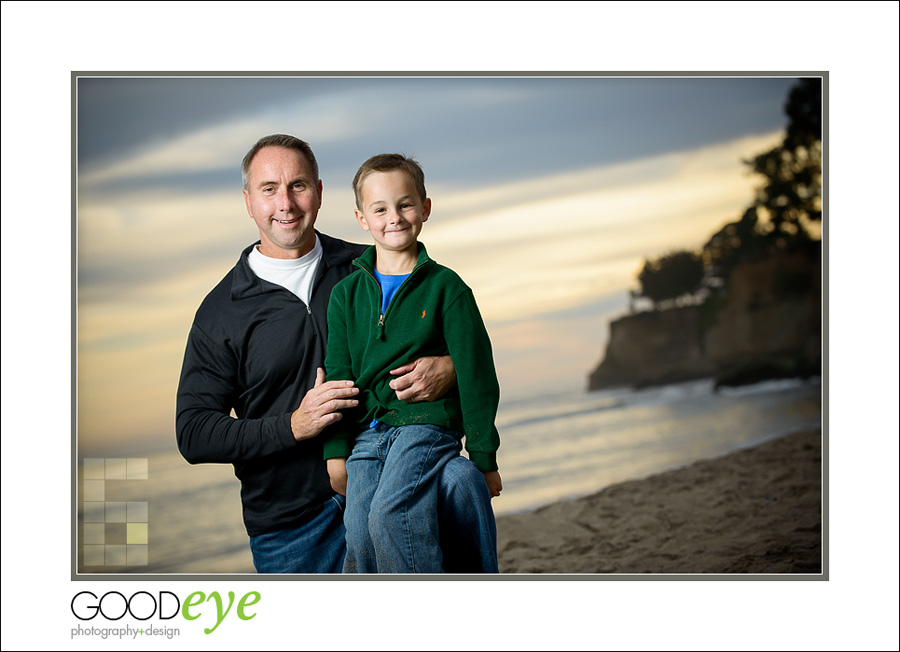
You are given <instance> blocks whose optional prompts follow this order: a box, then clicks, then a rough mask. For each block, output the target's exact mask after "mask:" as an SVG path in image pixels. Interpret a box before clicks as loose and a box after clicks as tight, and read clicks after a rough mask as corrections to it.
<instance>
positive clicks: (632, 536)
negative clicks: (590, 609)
mask: <svg viewBox="0 0 900 652" xmlns="http://www.w3.org/2000/svg"><path fill="white" fill-rule="evenodd" d="M821 437H822V435H821V429H819V428H816V429H813V430H804V431H800V432H795V433H791V434H788V435H785V436H783V437H779V438H778V439H774V440H770V441H767V442H764V443H762V444H759V445H757V446H755V447H752V448H745V449H741V450H737V451H734V452H732V453H729V454H727V455H724V456H722V457H717V458H713V459H708V460H701V461H698V462H694V463H692V464H690V465H688V466H685V467H682V468H679V469H674V470H672V471H667V472H663V473H660V474H657V475H653V476H649V477H647V478H642V479H639V480H631V481H627V482H623V483H619V484H615V485H612V486H610V487H607V488H605V489H603V490H601V491H600V492H598V493H595V494H592V495H590V496H585V497H582V498H577V499H574V500H567V501H561V502H557V503H553V504H551V505H547V506H544V507H541V508H539V509H537V510H535V511H533V512H531V513H527V514H508V515H502V516H498V517H497V543H498V551H499V556H500V572H501V573H509V574H514V573H529V574H530V573H564V574H572V573H577V574H745V575H746V574H770V573H776V574H804V575H811V576H814V577H815V576H821V574H822V483H821V479H822V471H823V467H822V455H821Z"/></svg>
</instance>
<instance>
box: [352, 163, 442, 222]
mask: <svg viewBox="0 0 900 652" xmlns="http://www.w3.org/2000/svg"><path fill="white" fill-rule="evenodd" d="M393 170H400V171H402V172H406V173H407V174H408V175H409V176H410V177H411V178H412V180H413V183H415V186H416V192H418V193H419V196H420V197H421V199H422V201H423V202H424V201H425V200H426V199H427V198H428V196H427V194H426V193H425V172H424V171H423V170H422V166H420V165H419V163H418V162H417V161H416V160H414V159H412V158H410V157H408V156H404V155H403V154H377V155H376V156H373V157H372V158H370V159H369V160H368V161H366V162H365V163H363V164H362V165H361V166H360V168H359V170H357V171H356V176H355V177H353V194H354V196H355V197H356V207H357V208H358V209H359V210H362V184H363V181H365V180H366V178H367V177H368V176H369V175H370V174H372V173H373V172H392V171H393Z"/></svg>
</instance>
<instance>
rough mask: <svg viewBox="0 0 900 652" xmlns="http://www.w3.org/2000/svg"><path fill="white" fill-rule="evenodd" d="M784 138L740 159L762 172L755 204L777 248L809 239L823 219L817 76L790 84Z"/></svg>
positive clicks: (819, 91) (819, 86)
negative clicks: (774, 145) (748, 157)
mask: <svg viewBox="0 0 900 652" xmlns="http://www.w3.org/2000/svg"><path fill="white" fill-rule="evenodd" d="M785 113H786V114H787V116H788V126H787V133H786V135H785V138H784V141H783V142H782V143H781V144H780V145H779V146H778V147H775V148H774V149H772V150H769V151H768V152H764V153H762V154H760V155H758V156H756V157H755V158H753V159H752V160H750V161H745V163H746V164H747V165H749V166H750V167H751V168H752V169H753V171H754V172H756V173H758V174H760V175H762V176H763V177H764V179H765V180H764V183H763V185H762V186H761V187H760V188H759V189H758V190H757V196H756V202H755V204H754V206H755V207H757V208H759V209H761V212H762V213H763V214H764V216H765V217H766V218H767V219H766V221H765V222H764V223H763V226H764V229H765V234H766V235H767V236H768V237H769V239H770V240H772V241H773V244H774V245H775V246H777V247H779V248H783V247H785V246H789V245H790V244H792V243H795V242H796V243H805V242H808V241H809V240H810V239H811V236H810V234H809V227H810V226H811V225H812V224H813V223H815V222H820V221H821V219H822V80H821V79H819V78H804V79H801V80H800V82H799V83H798V84H797V85H796V86H794V87H793V88H792V89H791V92H790V94H789V95H788V100H787V102H786V104H785Z"/></svg>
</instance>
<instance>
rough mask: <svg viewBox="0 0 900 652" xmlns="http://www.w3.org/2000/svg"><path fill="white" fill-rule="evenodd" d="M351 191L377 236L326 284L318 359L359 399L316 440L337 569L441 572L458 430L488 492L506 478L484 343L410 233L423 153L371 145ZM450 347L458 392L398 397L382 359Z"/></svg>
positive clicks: (419, 210)
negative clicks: (339, 501) (335, 503)
mask: <svg viewBox="0 0 900 652" xmlns="http://www.w3.org/2000/svg"><path fill="white" fill-rule="evenodd" d="M353 190H354V193H355V195H356V207H357V209H356V211H355V214H356V219H357V220H358V221H359V224H360V226H361V227H362V228H363V230H365V231H369V232H370V233H371V234H372V237H373V238H374V240H375V245H374V247H370V248H369V249H368V250H366V252H365V253H363V255H362V256H360V257H359V258H357V259H356V260H355V261H354V264H355V265H356V266H357V267H359V268H360V269H359V270H358V271H356V272H354V273H353V274H351V275H350V276H348V277H347V278H345V279H344V280H343V281H341V282H340V283H338V284H337V285H336V286H335V288H334V290H333V292H332V294H331V302H330V304H329V306H328V354H327V356H326V359H325V367H326V371H327V378H328V379H329V380H331V379H333V378H336V379H343V380H347V379H351V380H354V381H355V382H356V386H357V387H358V388H359V389H360V393H359V395H358V396H357V398H358V400H359V405H358V406H357V407H356V408H353V409H352V410H347V411H345V412H344V414H343V417H342V419H341V421H339V422H337V424H335V426H333V430H332V432H333V434H332V436H331V438H330V439H329V440H328V441H326V442H325V444H324V450H325V459H326V460H328V462H327V465H328V474H329V476H330V478H331V482H332V486H334V488H335V490H337V491H339V492H341V493H343V490H344V489H345V488H346V495H347V508H346V511H345V513H344V524H345V526H346V530H347V534H346V538H347V555H346V557H345V561H344V572H345V573H373V572H379V573H439V572H441V571H442V570H443V568H442V555H441V549H440V546H439V543H438V542H439V539H438V528H437V512H438V507H437V499H438V496H437V492H436V487H437V484H436V478H437V477H438V475H439V473H440V470H441V467H442V466H443V465H444V464H445V463H446V462H447V461H448V460H450V459H452V458H453V457H455V456H456V455H458V454H459V452H460V450H461V448H462V443H461V442H462V439H463V437H464V436H465V444H466V450H467V451H468V453H469V459H470V460H471V461H472V462H474V463H475V464H476V466H477V467H478V468H479V470H481V471H482V473H483V474H484V478H485V481H486V482H487V485H488V488H489V489H490V492H491V495H492V496H498V495H500V491H501V489H502V483H501V480H500V474H499V472H498V471H497V461H496V452H497V448H498V447H499V445H500V437H499V434H498V433H497V428H496V427H495V425H494V418H495V416H496V413H497V405H498V402H499V399H500V387H499V385H498V383H497V375H496V372H495V371H494V363H493V356H492V354H491V343H490V340H489V339H488V335H487V331H486V330H485V327H484V323H483V322H482V320H481V315H480V314H479V312H478V307H477V306H476V305H475V299H474V297H473V295H472V291H471V290H470V289H469V288H468V287H467V286H466V285H465V284H464V283H463V282H462V280H461V279H460V278H459V276H457V275H456V274H455V273H454V272H453V271H451V270H450V269H448V268H446V267H443V266H441V265H438V264H437V263H436V262H434V261H433V260H431V259H430V258H429V257H428V254H427V253H426V251H425V247H424V245H422V244H421V243H420V242H418V236H419V233H420V232H421V230H422V224H423V223H424V222H425V221H426V220H428V216H429V215H430V214H431V200H430V199H428V198H427V196H426V193H425V174H424V172H423V171H422V168H421V167H420V166H419V164H418V163H416V162H415V161H414V160H412V159H410V158H406V157H404V156H401V155H399V154H381V155H378V156H374V157H372V158H370V159H369V160H368V161H366V162H365V163H364V164H363V165H362V167H360V169H359V171H358V172H357V173H356V176H355V178H354V179H353ZM448 353H449V354H450V356H451V359H452V360H453V364H454V366H455V367H456V376H457V388H456V390H455V391H450V392H448V393H447V394H446V395H445V396H444V398H442V399H439V400H437V401H433V402H429V403H406V402H404V401H401V400H399V399H397V397H396V394H395V393H394V390H392V389H391V387H390V386H389V384H388V383H389V381H390V375H389V370H390V369H394V368H396V367H397V366H398V365H401V364H405V363H406V362H409V361H412V360H415V359H417V358H419V357H422V356H431V355H447V354H448ZM348 456H349V458H348Z"/></svg>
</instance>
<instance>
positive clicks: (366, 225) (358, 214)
mask: <svg viewBox="0 0 900 652" xmlns="http://www.w3.org/2000/svg"><path fill="white" fill-rule="evenodd" d="M353 214H354V215H356V221H357V222H359V225H360V226H361V227H362V230H363V231H368V230H369V223H368V222H366V218H365V216H364V215H363V214H362V213H361V212H360V211H358V210H356V209H354V210H353Z"/></svg>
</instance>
